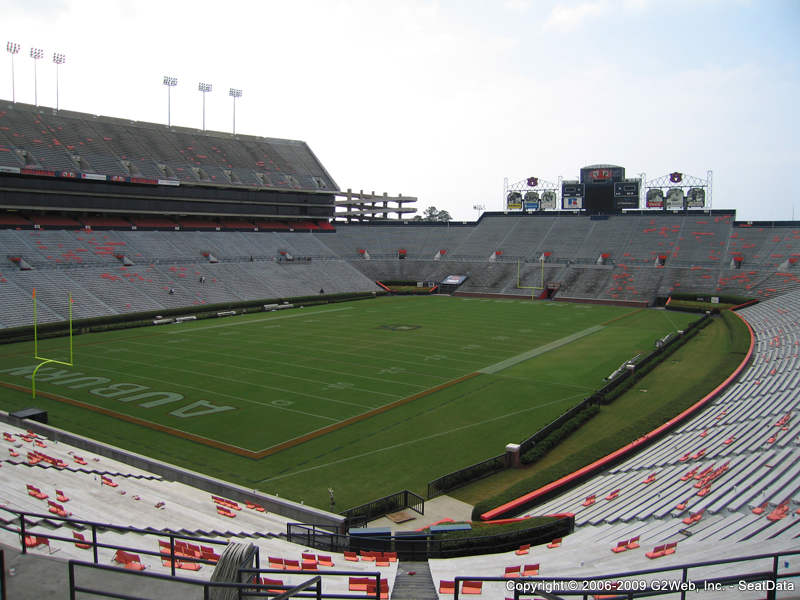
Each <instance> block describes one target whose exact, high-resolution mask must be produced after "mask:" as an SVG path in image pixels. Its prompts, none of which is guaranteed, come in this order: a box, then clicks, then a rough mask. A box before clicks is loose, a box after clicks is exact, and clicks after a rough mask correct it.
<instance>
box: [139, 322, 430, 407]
mask: <svg viewBox="0 0 800 600" xmlns="http://www.w3.org/2000/svg"><path fill="white" fill-rule="evenodd" d="M276 327H277V325H276ZM173 342H180V343H186V340H170V341H168V342H167V343H168V344H169V343H173ZM255 343H256V342H254V341H247V340H244V341H240V344H255ZM131 344H137V345H140V346H148V347H157V346H158V345H157V344H151V343H148V342H131ZM203 344H205V345H206V346H211V347H212V348H213V350H203V349H198V346H202V345H203ZM218 350H219V349H218V347H217V345H216V344H214V342H198V341H193V342H192V351H193V352H203V353H207V354H214V355H215V356H216V355H217V352H218ZM260 350H261V351H262V352H269V353H270V354H276V355H278V356H287V352H286V351H283V350H269V349H267V348H261V349H260ZM340 354H343V353H340ZM356 356H358V355H356ZM190 360H197V359H190ZM217 360H218V361H219V359H217ZM264 360H265V361H267V362H269V364H272V365H286V366H289V367H292V366H294V367H296V366H297V365H298V362H297V361H282V360H277V359H275V358H268V359H264ZM337 362H344V363H345V365H347V368H351V367H354V366H355V367H364V366H366V365H364V364H361V363H353V362H346V361H337ZM226 364H229V363H226ZM229 366H235V367H236V368H237V369H245V370H251V371H258V372H259V373H263V372H266V371H264V370H263V369H248V368H247V367H243V366H241V365H238V364H237V365H229ZM303 369H305V370H308V371H319V372H321V373H331V374H332V375H337V376H341V375H342V370H341V369H339V370H334V369H323V368H322V367H315V366H311V365H303ZM347 375H348V377H351V378H352V377H357V378H360V379H370V380H373V381H378V382H380V383H381V384H383V385H386V384H392V385H403V386H406V387H412V388H419V389H421V390H424V389H428V388H429V387H430V386H427V385H419V384H416V383H408V382H406V381H394V380H389V379H386V378H383V377H370V376H369V375H358V374H356V373H353V372H351V371H347ZM431 377H436V376H434V375H431ZM436 379H444V378H443V377H436ZM325 383H328V382H327V381H326V382H325ZM367 391H370V392H371V390H367ZM377 393H380V392H377ZM390 395H392V396H395V397H400V395H399V394H390Z"/></svg>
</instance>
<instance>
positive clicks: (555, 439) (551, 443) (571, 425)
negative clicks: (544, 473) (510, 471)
mask: <svg viewBox="0 0 800 600" xmlns="http://www.w3.org/2000/svg"><path fill="white" fill-rule="evenodd" d="M598 412H600V407H599V406H597V405H596V404H589V405H588V406H586V407H584V408H583V409H582V410H581V411H580V412H578V414H576V415H575V416H574V417H572V418H571V419H569V420H568V421H567V422H566V423H564V424H563V425H562V426H561V427H559V428H558V429H556V430H555V431H552V432H550V433H549V434H548V435H547V436H546V437H545V438H543V439H541V440H539V441H538V442H536V445H534V447H533V448H531V449H530V450H528V451H527V452H525V453H524V454H523V455H522V456H520V462H522V464H524V465H530V464H532V463H535V462H536V461H537V460H539V459H540V458H542V457H543V456H544V455H545V454H547V453H548V452H550V450H552V449H553V448H555V447H556V446H558V444H560V443H561V442H562V441H564V440H565V439H567V438H568V437H569V436H570V435H572V433H573V432H575V431H577V430H578V429H579V428H580V426H581V425H583V424H584V423H586V422H587V421H589V420H590V419H591V418H592V417H593V416H595V415H596V414H597V413H598Z"/></svg>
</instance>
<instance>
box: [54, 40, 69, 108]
mask: <svg viewBox="0 0 800 600" xmlns="http://www.w3.org/2000/svg"><path fill="white" fill-rule="evenodd" d="M53 62H54V63H55V64H56V111H58V67H59V65H63V64H64V63H65V62H67V57H66V56H64V55H63V54H61V53H60V52H53Z"/></svg>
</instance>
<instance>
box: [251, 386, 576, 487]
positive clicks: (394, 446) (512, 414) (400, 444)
mask: <svg viewBox="0 0 800 600" xmlns="http://www.w3.org/2000/svg"><path fill="white" fill-rule="evenodd" d="M581 396H583V394H574V395H572V396H567V397H565V398H559V399H557V400H552V401H550V402H546V403H544V404H537V405H536V406H529V407H527V408H523V409H520V410H517V411H514V412H510V413H505V414H503V415H500V416H497V417H494V418H492V419H481V420H480V421H478V422H475V423H470V424H469V425H462V426H461V427H456V428H454V429H448V430H447V431H437V432H436V433H432V434H431V435H426V436H424V437H421V438H417V439H415V440H406V441H405V442H398V443H397V444H392V445H391V446H384V447H383V448H376V449H375V450H370V451H368V452H362V453H361V454H356V455H354V456H348V457H345V458H340V459H338V460H334V461H331V462H329V463H325V464H321V465H314V466H313V467H308V468H306V469H301V470H299V471H295V472H293V473H284V474H283V475H276V476H275V477H267V478H266V479H260V480H259V481H258V482H257V483H268V482H270V481H276V480H278V479H285V478H286V477H292V476H294V475H301V474H303V473H307V472H309V471H315V470H317V469H322V468H325V467H330V466H333V465H338V464H341V463H344V462H348V461H351V460H357V459H359V458H363V457H365V456H370V455H372V454H377V453H378V452H385V451H387V450H395V449H397V448H402V447H403V446H410V445H412V444H418V443H419V442H425V441H427V440H432V439H434V438H437V437H442V436H444V435H449V434H451V433H456V432H458V431H463V430H464V429H470V428H472V427H478V426H480V425H484V424H486V423H491V422H492V421H499V420H501V419H507V418H508V417H515V416H517V415H520V414H522V413H526V412H530V411H532V410H539V409H541V408H543V407H545V406H549V405H551V404H557V403H559V402H565V401H568V400H572V399H573V398H580V397H581Z"/></svg>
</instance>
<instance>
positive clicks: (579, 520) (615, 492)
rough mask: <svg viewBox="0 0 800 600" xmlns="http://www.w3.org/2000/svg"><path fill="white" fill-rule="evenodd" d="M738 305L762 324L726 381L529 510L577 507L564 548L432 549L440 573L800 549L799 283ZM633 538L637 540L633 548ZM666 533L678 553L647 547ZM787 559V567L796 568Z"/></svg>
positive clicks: (577, 571)
mask: <svg viewBox="0 0 800 600" xmlns="http://www.w3.org/2000/svg"><path fill="white" fill-rule="evenodd" d="M740 314H741V316H742V317H743V318H744V319H745V320H746V321H747V322H748V323H749V324H750V325H751V327H752V329H753V331H754V334H755V345H754V351H753V356H752V358H751V361H750V364H749V366H748V367H747V368H746V369H745V370H744V371H743V372H742V373H741V374H740V375H739V377H738V378H737V380H736V381H735V382H734V383H733V384H732V385H731V386H730V387H729V388H728V389H727V390H725V391H724V392H723V393H722V394H721V395H720V396H719V397H718V398H716V399H715V400H713V401H712V402H711V403H710V404H709V405H708V407H707V408H706V409H705V410H704V411H703V412H702V413H700V414H699V415H697V416H695V417H694V418H692V419H690V420H689V421H687V422H686V423H684V424H683V425H681V426H679V427H678V428H676V429H675V430H673V431H672V432H671V433H669V434H668V435H666V436H665V437H663V438H662V439H660V440H659V441H658V442H656V443H655V444H654V445H652V446H650V447H649V448H647V449H646V450H644V451H643V452H641V453H639V454H637V455H635V456H633V457H632V458H629V459H627V460H625V461H624V462H623V463H621V464H619V465H618V466H615V467H613V468H610V469H608V470H607V471H605V472H603V473H602V474H600V475H597V476H595V477H592V478H591V479H589V480H588V481H586V482H584V483H581V484H580V485H578V486H577V487H575V488H573V489H571V490H570V491H568V492H565V493H563V494H561V495H559V496H557V497H556V498H553V499H551V500H548V501H546V502H544V503H543V504H540V505H539V506H537V507H536V508H535V509H533V510H530V509H529V510H528V511H526V512H525V513H524V514H558V513H573V514H574V515H575V533H573V534H572V535H570V536H568V537H567V538H565V539H564V540H563V542H562V543H561V545H560V546H559V547H558V548H552V549H551V548H546V547H545V546H540V547H536V548H532V549H531V551H530V554H529V555H526V556H524V557H519V556H516V555H515V554H514V553H513V552H510V553H503V554H497V555H491V556H481V557H471V558H464V559H450V560H432V561H430V563H431V573H432V574H433V578H434V582H436V583H437V584H438V582H439V581H441V580H445V581H449V580H452V579H453V578H454V577H455V576H456V575H458V576H465V577H475V576H502V575H503V572H504V569H505V568H507V567H509V566H512V567H513V566H514V565H520V564H523V563H526V564H527V563H539V564H540V571H539V574H540V576H550V577H553V576H576V577H586V576H594V575H602V574H604V573H611V572H624V571H634V570H637V569H646V568H652V567H653V566H654V565H655V564H657V565H658V566H659V567H660V566H664V565H670V564H676V565H677V564H682V563H690V562H700V561H703V560H708V559H712V558H724V557H734V556H746V555H755V554H762V553H766V552H773V551H781V550H790V549H793V550H797V549H798V547H799V546H798V538H800V320H799V319H800V291H794V292H790V293H787V294H785V295H782V296H779V297H777V298H774V299H770V300H766V301H764V302H761V303H759V304H757V305H754V306H750V307H747V308H744V309H742V310H741V311H740ZM631 540H635V542H636V545H638V548H633V549H629V548H628V546H629V542H630V541H631ZM667 544H675V546H674V548H675V552H674V553H673V554H670V555H667V556H664V557H662V558H658V559H650V558H649V557H647V556H646V554H645V553H646V552H648V551H652V550H653V549H654V548H656V547H657V546H665V545H667ZM615 549H616V550H615ZM479 559H480V560H479ZM794 559H797V557H794ZM790 562H791V563H792V564H791V565H790V566H786V567H784V568H786V569H787V570H797V567H798V566H799V565H798V561H797V560H793V561H790ZM715 572H716V573H717V574H725V573H726V572H735V570H734V571H726V570H725V568H724V567H717V571H715ZM712 573H713V572H711V571H709V574H708V576H710V575H711V574H712ZM704 575H705V573H704ZM693 576H695V577H699V576H700V575H699V574H698V573H695V574H693ZM501 585H502V584H493V583H487V584H486V585H485V586H484V587H485V588H486V591H488V593H489V594H490V595H489V596H487V597H495V596H492V595H491V593H492V591H493V590H494V591H495V592H496V593H497V596H496V597H502V596H501V595H500V594H502V591H501V590H503V589H504V588H502V587H499V586H501ZM492 586H494V587H492ZM486 591H485V593H486ZM506 595H507V596H508V595H510V594H506ZM440 597H442V598H444V597H447V595H444V594H440ZM754 597H761V596H754Z"/></svg>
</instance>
